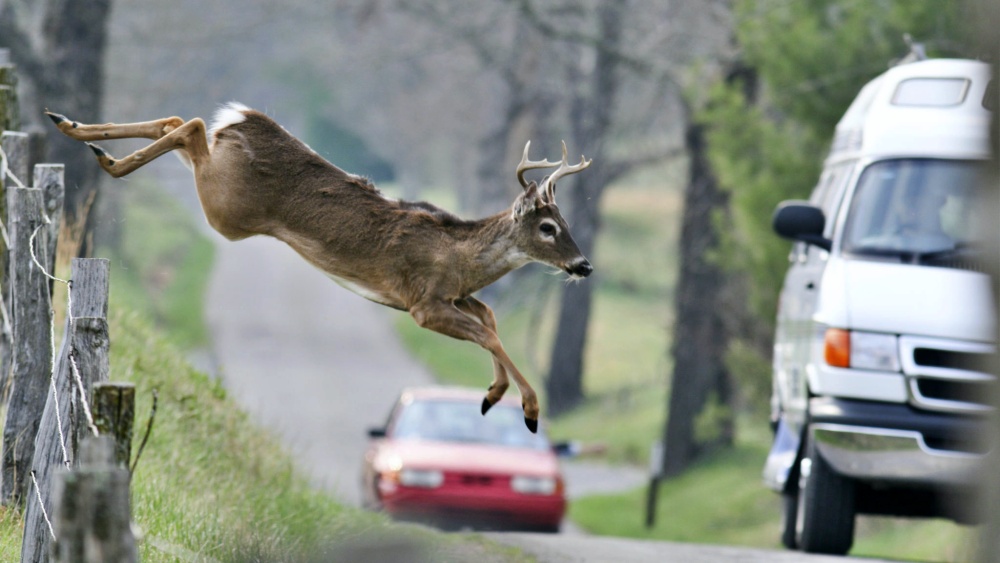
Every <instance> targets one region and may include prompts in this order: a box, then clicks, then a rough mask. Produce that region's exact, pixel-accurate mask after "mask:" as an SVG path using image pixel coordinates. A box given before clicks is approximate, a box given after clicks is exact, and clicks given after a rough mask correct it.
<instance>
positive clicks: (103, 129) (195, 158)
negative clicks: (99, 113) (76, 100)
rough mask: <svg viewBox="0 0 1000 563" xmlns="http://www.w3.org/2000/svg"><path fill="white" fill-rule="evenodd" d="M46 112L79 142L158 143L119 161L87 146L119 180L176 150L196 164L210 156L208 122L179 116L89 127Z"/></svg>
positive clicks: (106, 153)
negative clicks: (124, 141)
mask: <svg viewBox="0 0 1000 563" xmlns="http://www.w3.org/2000/svg"><path fill="white" fill-rule="evenodd" d="M46 113H47V115H48V116H49V117H50V118H52V121H53V122H55V124H56V127H58V129H59V131H61V132H62V133H63V134H65V135H66V136H68V137H70V138H72V139H76V140H78V141H97V140H102V139H130V138H145V139H153V140H154V142H153V143H152V144H151V145H149V146H147V147H146V148H144V149H140V150H137V151H135V152H134V153H132V154H130V155H128V156H126V157H125V158H122V159H115V158H114V157H112V156H111V155H110V154H108V152H107V151H105V150H104V149H102V148H101V147H99V146H97V145H95V144H93V143H89V142H88V143H87V146H89V147H90V148H91V149H92V150H93V151H94V154H96V155H97V162H98V163H99V164H100V165H101V168H103V169H104V171H105V172H107V173H108V174H111V175H112V176H114V177H115V178H120V177H122V176H125V175H126V174H129V173H131V172H134V171H135V170H136V169H138V168H140V167H141V166H143V165H144V164H146V163H148V162H150V161H152V160H155V159H156V158H158V157H160V156H162V155H163V154H165V153H168V152H170V151H172V150H176V149H182V150H184V151H185V152H186V153H187V156H188V158H189V159H190V160H191V161H192V162H194V163H195V165H197V164H198V163H199V162H203V161H204V160H205V159H207V158H208V156H209V151H208V138H207V136H206V128H205V122H204V121H202V120H201V119H199V118H195V119H192V120H191V121H188V122H184V120H183V119H181V118H179V117H167V118H164V119H157V120H154V121H144V122H141V123H123V124H115V123H106V124H103V125H86V124H83V123H78V122H76V121H71V120H69V119H68V118H66V117H65V116H62V115H59V114H57V113H49V112H46Z"/></svg>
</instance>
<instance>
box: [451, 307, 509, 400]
mask: <svg viewBox="0 0 1000 563" xmlns="http://www.w3.org/2000/svg"><path fill="white" fill-rule="evenodd" d="M455 306H456V307H458V310H460V311H462V312H463V313H465V314H466V315H469V316H471V317H472V318H474V319H476V320H478V321H479V323H480V324H482V325H483V326H485V327H486V328H488V329H490V330H492V331H493V333H494V334H496V333H497V321H496V316H495V315H494V314H493V310H492V309H490V308H489V306H487V305H486V304H485V303H483V302H482V301H480V300H478V299H476V298H475V297H466V298H465V299H459V300H457V301H455ZM509 386H510V380H509V379H508V378H507V370H505V369H504V367H503V364H501V363H500V361H499V360H497V358H496V356H493V382H492V383H490V386H489V389H487V390H486V397H484V398H483V406H482V413H483V414H484V415H485V414H486V412H487V411H489V410H490V408H492V407H493V405H495V404H497V401H499V400H500V399H502V398H503V395H504V393H506V392H507V388H508V387H509Z"/></svg>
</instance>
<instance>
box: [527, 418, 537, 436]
mask: <svg viewBox="0 0 1000 563" xmlns="http://www.w3.org/2000/svg"><path fill="white" fill-rule="evenodd" d="M524 425H525V426H527V427H528V430H531V433H532V434H538V419H537V418H528V417H524Z"/></svg>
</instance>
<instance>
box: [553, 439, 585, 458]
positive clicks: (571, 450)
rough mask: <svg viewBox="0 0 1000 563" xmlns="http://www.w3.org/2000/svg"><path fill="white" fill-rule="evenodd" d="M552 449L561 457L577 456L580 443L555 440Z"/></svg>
mask: <svg viewBox="0 0 1000 563" xmlns="http://www.w3.org/2000/svg"><path fill="white" fill-rule="evenodd" d="M552 451H553V452H555V454H556V455H557V456H559V457H576V456H577V455H578V454H579V453H580V445H579V444H578V443H576V442H555V443H553V444H552Z"/></svg>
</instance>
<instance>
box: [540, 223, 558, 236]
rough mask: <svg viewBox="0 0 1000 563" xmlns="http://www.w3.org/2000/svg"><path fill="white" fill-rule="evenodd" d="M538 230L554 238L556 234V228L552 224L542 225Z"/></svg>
mask: <svg viewBox="0 0 1000 563" xmlns="http://www.w3.org/2000/svg"><path fill="white" fill-rule="evenodd" d="M538 230H539V231H541V232H542V234H543V235H549V236H552V235H555V234H556V226H555V225H553V224H552V223H542V224H541V225H539V226H538Z"/></svg>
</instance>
